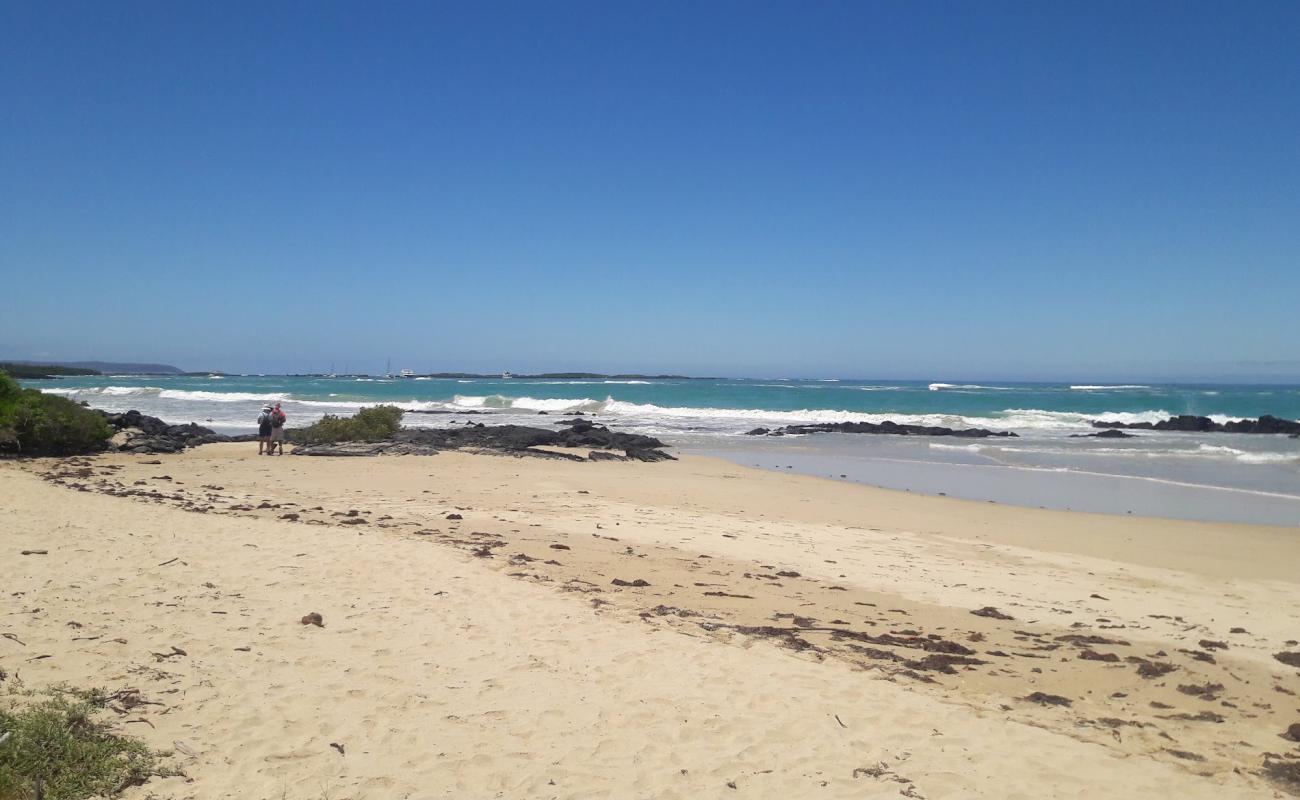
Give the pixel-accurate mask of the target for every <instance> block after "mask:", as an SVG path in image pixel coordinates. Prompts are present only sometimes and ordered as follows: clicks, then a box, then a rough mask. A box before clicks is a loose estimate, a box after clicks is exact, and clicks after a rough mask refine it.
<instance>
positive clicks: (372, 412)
mask: <svg viewBox="0 0 1300 800" xmlns="http://www.w3.org/2000/svg"><path fill="white" fill-rule="evenodd" d="M400 427H402V409H400V408H398V407H397V406H372V407H371V408H363V409H361V410H360V411H358V412H357V413H356V414H355V415H353V416H351V417H336V416H334V415H333V414H326V415H325V417H324V418H323V419H321V420H319V421H317V422H315V423H313V424H311V425H309V426H308V427H306V428H299V429H298V430H296V431H294V432H293V440H294V441H295V442H304V443H313V444H314V443H320V442H373V441H378V440H380V439H387V438H389V437H390V436H392V435H393V434H394V433H397V430H398V428H400Z"/></svg>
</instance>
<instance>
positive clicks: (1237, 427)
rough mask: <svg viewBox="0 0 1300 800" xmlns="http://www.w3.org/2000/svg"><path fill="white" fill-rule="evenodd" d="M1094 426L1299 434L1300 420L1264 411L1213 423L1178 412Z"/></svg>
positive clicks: (1146, 429)
mask: <svg viewBox="0 0 1300 800" xmlns="http://www.w3.org/2000/svg"><path fill="white" fill-rule="evenodd" d="M1092 427H1094V428H1111V429H1116V428H1125V429H1128V430H1144V431H1182V432H1186V433H1289V434H1292V435H1298V434H1300V422H1296V421H1294V420H1289V419H1279V418H1278V417H1274V416H1271V415H1269V414H1265V415H1264V416H1262V417H1260V418H1259V419H1240V420H1236V421H1235V422H1215V421H1214V420H1212V419H1210V418H1209V417H1197V416H1193V415H1191V414H1180V415H1178V416H1176V417H1170V418H1169V419H1162V420H1160V421H1159V422H1102V421H1100V420H1094V421H1093V423H1092Z"/></svg>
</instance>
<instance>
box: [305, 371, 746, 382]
mask: <svg viewBox="0 0 1300 800" xmlns="http://www.w3.org/2000/svg"><path fill="white" fill-rule="evenodd" d="M284 377H286V378H329V377H335V378H375V377H381V376H377V375H372V374H370V373H352V372H349V373H347V374H343V373H341V372H340V373H338V374H337V375H333V376H330V375H327V374H325V373H323V372H309V373H302V374H294V375H286V376H284ZM388 377H391V378H397V377H402V378H408V379H409V378H457V379H460V380H502V379H505V380H537V379H540V378H546V379H548V380H607V381H608V380H622V381H628V380H642V381H667V380H675V381H716V380H721V378H704V377H698V376H692V375H639V374H617V375H606V374H605V373H603V372H539V373H536V374H533V375H522V374H510V375H509V377H508V378H507V377H506V376H505V375H503V374H501V373H494V374H484V373H478V372H421V373H416V374H412V375H402V376H398V375H390V376H388Z"/></svg>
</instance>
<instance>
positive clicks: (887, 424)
mask: <svg viewBox="0 0 1300 800" xmlns="http://www.w3.org/2000/svg"><path fill="white" fill-rule="evenodd" d="M801 433H875V434H890V435H894V436H958V437H961V438H965V439H983V438H986V437H989V436H999V437H1001V436H1010V437H1014V436H1016V434H1015V433H1012V432H1011V431H990V430H987V429H985V428H966V429H964V430H955V429H953V428H940V427H933V426H929V425H901V424H899V423H897V422H891V421H889V420H885V421H884V422H881V423H879V424H877V423H875V422H818V423H813V424H810V425H787V426H786V427H784V428H777V429H776V430H774V431H770V430H768V429H767V428H755V429H754V430H752V431H750V432H749V434H748V435H749V436H785V435H787V434H801Z"/></svg>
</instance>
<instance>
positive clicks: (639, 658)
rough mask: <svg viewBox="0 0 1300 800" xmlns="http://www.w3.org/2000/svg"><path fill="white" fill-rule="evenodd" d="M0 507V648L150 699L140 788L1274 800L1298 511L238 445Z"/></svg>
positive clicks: (22, 664) (42, 491)
mask: <svg viewBox="0 0 1300 800" xmlns="http://www.w3.org/2000/svg"><path fill="white" fill-rule="evenodd" d="M78 490H79V491H78ZM110 495H117V496H110ZM0 502H2V504H3V512H2V513H3V523H0V525H2V527H0V554H3V556H2V557H0V589H2V590H3V597H4V598H5V607H4V612H3V614H2V615H0V634H12V638H11V637H7V636H6V637H5V638H0V668H3V669H4V670H6V671H7V672H8V673H9V674H10V679H9V680H11V681H12V680H14V679H15V678H16V677H18V678H21V679H22V680H23V681H24V682H25V683H26V684H27V685H29V686H43V685H47V684H50V683H53V682H58V681H67V682H69V683H72V684H75V685H80V686H90V685H94V686H101V687H106V688H108V689H110V690H114V689H123V688H133V689H138V690H139V691H140V693H141V696H142V697H143V698H145V699H147V700H149V701H151V702H155V703H158V705H139V706H135V707H134V708H131V709H123V710H124V711H126V712H127V713H124V714H122V715H121V716H120V717H119V721H120V723H121V725H122V727H123V728H124V729H125V730H128V731H130V732H131V733H134V734H136V735H139V736H141V737H142V738H144V739H145V740H147V741H149V742H150V743H152V744H154V745H156V746H158V747H165V748H168V749H175V750H176V751H177V752H176V756H175V761H176V763H177V764H178V765H179V766H181V767H182V768H183V769H184V771H185V775H186V777H184V778H169V779H165V780H155V781H152V782H150V783H149V784H148V785H147V786H145V787H141V788H139V789H134V790H132V791H131V795H132V796H133V797H140V798H142V797H146V796H148V795H149V794H150V793H152V794H154V795H156V796H158V797H174V798H190V797H193V798H218V797H221V798H280V797H287V798H324V797H329V798H335V799H336V800H337V799H338V798H362V797H365V798H424V797H430V798H432V797H456V798H479V797H528V798H532V797H566V798H567V797H620V798H622V797H638V798H641V797H644V798H650V797H655V798H659V797H663V798H671V797H683V798H685V797H692V798H694V797H827V798H838V797H855V798H861V797H867V798H871V797H882V798H884V797H898V796H900V795H901V796H905V797H924V798H967V797H988V798H1054V797H1107V798H1127V797H1143V798H1149V797H1167V796H1179V797H1187V798H1201V797H1204V798H1212V797H1213V798H1222V797H1241V798H1249V797H1285V796H1289V795H1288V791H1291V790H1289V789H1288V788H1287V787H1286V786H1285V785H1284V784H1281V783H1278V782H1276V781H1271V780H1269V779H1268V778H1267V777H1266V776H1264V775H1262V774H1261V769H1262V767H1263V766H1264V764H1265V761H1266V754H1268V753H1274V754H1281V755H1284V756H1285V755H1287V754H1290V755H1292V756H1300V748H1297V745H1296V743H1294V742H1291V741H1288V740H1286V739H1284V738H1282V737H1281V736H1280V735H1279V734H1281V733H1282V732H1283V731H1285V730H1286V729H1287V727H1288V725H1290V724H1292V723H1296V722H1300V696H1298V695H1300V671H1298V670H1297V669H1296V668H1293V667H1289V666H1287V665H1285V664H1283V663H1281V662H1279V661H1278V660H1277V659H1276V658H1274V654H1275V653H1279V652H1285V651H1297V650H1300V646H1297V645H1296V644H1295V642H1294V640H1295V639H1297V638H1300V602H1298V601H1300V586H1298V585H1297V570H1296V565H1297V564H1300V532H1297V531H1295V530H1293V529H1283V528H1265V527H1255V526H1237V525H1221V524H1198V523H1188V522H1176V521H1162V520H1150V519H1137V518H1127V517H1126V518H1117V517H1107V516H1100V515H1087V514H1078V513H1069V512H1053V511H1037V510H1028V509H1018V508H1009V507H1003V506H996V505H990V504H985V503H972V502H967V501H960V500H950V499H943V498H926V497H918V496H911V495H908V494H905V493H899V492H891V491H885V490H876V489H870V488H865V487H861V486H857V485H854V484H848V483H839V482H833V481H827V480H822V479H817V478H810V477H800V476H790V475H780V474H776V473H767V472H760V471H756V470H749V469H745V468H741V467H738V466H735V465H732V464H729V463H726V462H722V461H717V460H713V459H704V458H689V457H688V458H683V459H682V460H681V461H679V462H676V463H662V464H635V463H572V462H565V461H547V460H542V459H535V458H511V457H503V456H490V455H470V454H442V455H439V456H436V457H386V458H369V459H328V458H302V457H292V456H289V457H284V458H259V457H257V456H255V455H252V453H251V452H250V450H249V447H248V446H246V445H211V446H206V447H203V448H200V449H197V450H192V451H189V452H186V453H184V454H182V455H176V456H128V455H112V456H102V457H97V458H93V459H72V460H68V461H62V462H55V461H43V462H28V463H25V464H21V465H19V464H13V463H11V464H6V465H0ZM450 514H458V515H460V517H461V519H459V520H455V519H448V515H450ZM22 550H46V551H48V552H47V553H46V554H44V555H38V554H32V555H25V556H24V555H20V552H21V551H22ZM615 580H617V581H619V582H622V583H625V584H629V585H624V586H620V585H615V584H614V583H613V582H614V581H615ZM638 582H644V583H645V584H648V585H637V584H638ZM985 608H991V609H994V610H991V611H986V612H984V613H985V614H986V616H978V615H974V614H972V613H971V612H972V611H974V610H979V609H985ZM309 612H317V613H319V614H321V616H322V617H323V621H324V627H316V626H311V625H303V624H301V623H300V618H301V617H303V616H304V615H305V614H308V613H309ZM1004 617H1010V619H1005V618H1004ZM1234 629H1238V630H1240V629H1244V630H1245V631H1246V632H1233V631H1234ZM1288 642H1289V643H1288ZM177 650H179V651H182V652H176V651H177ZM1164 665H1167V667H1172V671H1169V672H1167V673H1165V674H1159V675H1155V676H1154V677H1143V674H1140V673H1146V674H1148V675H1150V674H1152V673H1159V672H1161V670H1163V669H1166V668H1167V667H1166V666H1164ZM1035 693H1038V694H1037V695H1035ZM1033 697H1037V698H1038V700H1039V701H1043V702H1036V701H1035V700H1033V699H1026V698H1033ZM1065 702H1068V705H1065V704H1053V703H1065ZM334 745H338V747H335V746H334ZM1270 760H1271V761H1272V763H1275V764H1276V763H1278V760H1277V758H1272V759H1270Z"/></svg>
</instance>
